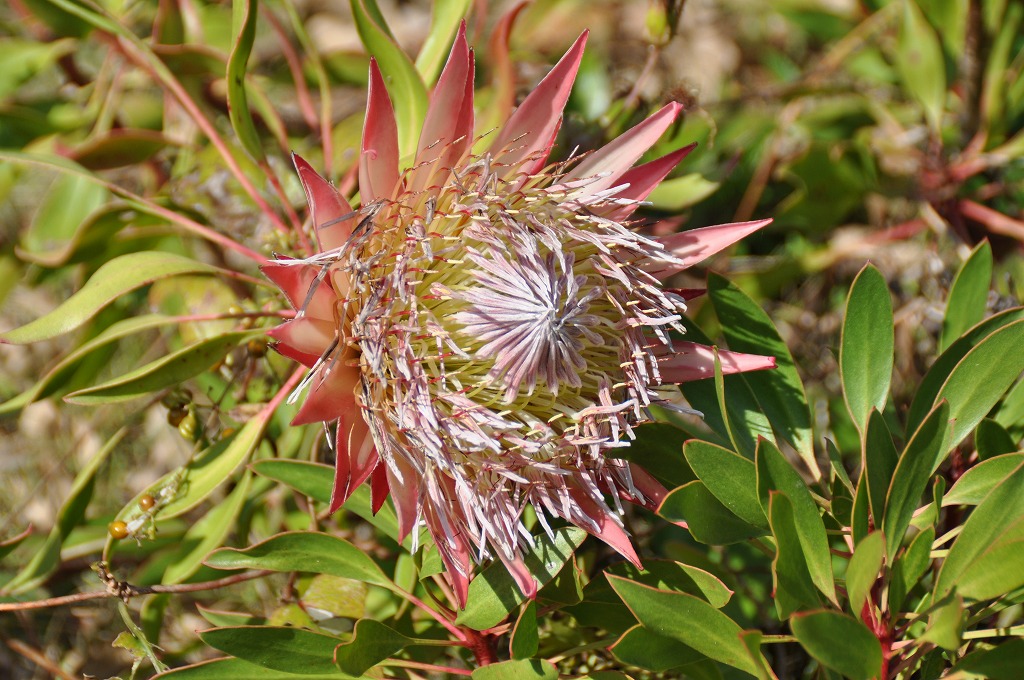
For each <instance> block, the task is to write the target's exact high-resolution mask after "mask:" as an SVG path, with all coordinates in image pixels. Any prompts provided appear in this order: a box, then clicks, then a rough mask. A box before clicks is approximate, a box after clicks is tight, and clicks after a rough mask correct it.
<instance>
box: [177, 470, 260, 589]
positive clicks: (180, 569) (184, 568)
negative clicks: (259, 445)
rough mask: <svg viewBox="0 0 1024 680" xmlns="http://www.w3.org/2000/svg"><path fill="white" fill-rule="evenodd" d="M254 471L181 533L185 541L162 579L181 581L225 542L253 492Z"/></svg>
mask: <svg viewBox="0 0 1024 680" xmlns="http://www.w3.org/2000/svg"><path fill="white" fill-rule="evenodd" d="M251 481H252V473H248V472H247V473H246V474H244V475H242V480H241V481H240V482H239V483H238V484H237V485H236V486H235V488H234V489H232V490H231V493H230V494H229V495H228V497H227V498H225V499H224V500H222V501H220V502H219V503H217V504H216V505H214V506H213V507H212V508H210V510H209V511H207V513H206V514H205V515H203V516H202V517H201V518H200V519H199V520H198V521H196V523H195V524H193V525H192V526H190V527H189V528H188V531H186V532H185V535H184V536H182V537H181V545H180V546H179V547H178V549H177V550H176V551H175V553H174V555H175V556H174V558H173V559H172V560H171V562H170V564H168V565H167V570H166V571H164V576H163V578H162V579H160V582H161V583H165V584H171V583H181V582H182V581H184V580H185V579H187V578H188V577H189V576H191V575H192V574H194V573H195V572H196V571H197V570H198V569H199V567H201V566H202V563H203V558H204V557H206V555H207V554H209V553H210V552H211V551H212V550H214V549H216V548H217V547H219V546H220V545H222V544H223V543H224V538H225V537H226V536H227V535H228V533H229V532H230V531H231V529H232V527H233V526H234V524H235V520H236V519H237V517H238V513H239V512H240V511H241V509H242V504H243V503H245V500H246V497H247V496H248V494H249V484H250V482H251Z"/></svg>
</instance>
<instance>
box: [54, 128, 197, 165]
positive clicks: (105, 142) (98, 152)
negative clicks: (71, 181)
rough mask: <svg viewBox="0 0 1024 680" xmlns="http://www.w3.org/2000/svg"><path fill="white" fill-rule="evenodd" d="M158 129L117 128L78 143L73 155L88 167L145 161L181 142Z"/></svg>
mask: <svg viewBox="0 0 1024 680" xmlns="http://www.w3.org/2000/svg"><path fill="white" fill-rule="evenodd" d="M179 145H180V142H176V141H175V140H173V139H171V138H170V137H165V136H164V135H163V134H161V133H160V132H157V131H156V130H145V129H134V128H115V129H113V130H110V131H109V132H107V133H106V134H104V135H101V136H99V137H94V138H92V139H90V140H89V141H87V142H85V143H84V144H81V145H79V146H77V147H75V149H74V151H73V152H72V153H71V156H70V157H71V159H72V160H73V161H75V162H76V163H78V164H79V165H81V166H82V167H83V168H86V169H88V170H111V169H113V168H123V167H126V166H130V165H136V164H138V163H143V162H145V161H147V160H149V159H150V158H152V157H153V156H155V155H156V154H157V153H158V152H159V151H161V150H163V149H165V148H166V147H168V146H179Z"/></svg>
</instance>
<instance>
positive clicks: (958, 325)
mask: <svg viewBox="0 0 1024 680" xmlns="http://www.w3.org/2000/svg"><path fill="white" fill-rule="evenodd" d="M991 285H992V246H990V245H989V243H988V241H982V242H981V243H979V244H978V245H977V247H975V249H974V250H972V251H971V255H970V257H968V258H967V259H966V260H965V261H964V263H963V265H962V266H961V267H960V271H958V272H957V273H956V278H955V279H953V286H952V287H951V288H950V289H949V299H948V300H946V313H945V315H943V318H942V336H941V337H940V340H939V351H945V350H946V348H948V347H949V346H950V344H952V342H953V341H954V340H956V339H957V338H959V337H960V336H961V335H963V334H964V333H966V332H967V331H968V330H969V329H970V328H972V327H973V326H975V325H977V324H978V322H980V321H981V319H982V318H983V317H984V316H985V303H986V301H987V300H988V290H989V287H991Z"/></svg>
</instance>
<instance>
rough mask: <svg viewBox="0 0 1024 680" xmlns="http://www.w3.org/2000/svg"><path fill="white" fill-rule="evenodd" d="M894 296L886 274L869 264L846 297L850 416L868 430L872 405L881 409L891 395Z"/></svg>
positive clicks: (843, 356) (843, 350)
mask: <svg viewBox="0 0 1024 680" xmlns="http://www.w3.org/2000/svg"><path fill="white" fill-rule="evenodd" d="M893 343H894V336H893V316H892V297H891V296H890V295H889V286H888V285H887V284H886V282H885V278H884V277H883V276H882V274H881V273H880V272H879V271H878V270H877V269H875V268H874V267H873V266H872V265H870V264H869V265H866V266H865V267H864V268H863V269H861V271H860V273H859V274H857V278H856V279H854V281H853V286H852V287H851V288H850V294H849V296H848V297H847V299H846V317H845V318H844V320H843V332H842V339H841V341H840V347H839V373H840V375H841V377H842V381H843V398H844V399H845V400H846V407H847V408H848V409H849V411H850V417H851V418H853V422H854V423H856V424H857V428H858V429H859V430H860V431H861V432H864V429H865V428H866V427H867V425H868V414H869V413H870V412H871V409H872V408H875V409H877V410H879V411H881V410H882V409H883V408H884V407H885V401H886V398H887V397H888V396H889V383H890V381H891V380H892V367H893Z"/></svg>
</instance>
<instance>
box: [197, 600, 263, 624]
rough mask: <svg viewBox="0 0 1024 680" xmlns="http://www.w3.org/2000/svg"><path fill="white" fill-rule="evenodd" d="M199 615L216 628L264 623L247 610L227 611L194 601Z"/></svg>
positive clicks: (260, 618)
mask: <svg viewBox="0 0 1024 680" xmlns="http://www.w3.org/2000/svg"><path fill="white" fill-rule="evenodd" d="M196 609H197V610H198V611H199V615H200V616H202V617H203V618H204V619H206V620H207V621H209V622H210V623H212V624H213V625H214V626H216V627H218V628H230V627H234V626H256V625H261V624H263V623H264V619H263V618H262V617H259V616H253V615H252V614H250V613H248V612H228V611H221V610H218V609H210V608H208V607H204V606H203V605H202V603H199V602H197V603H196Z"/></svg>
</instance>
